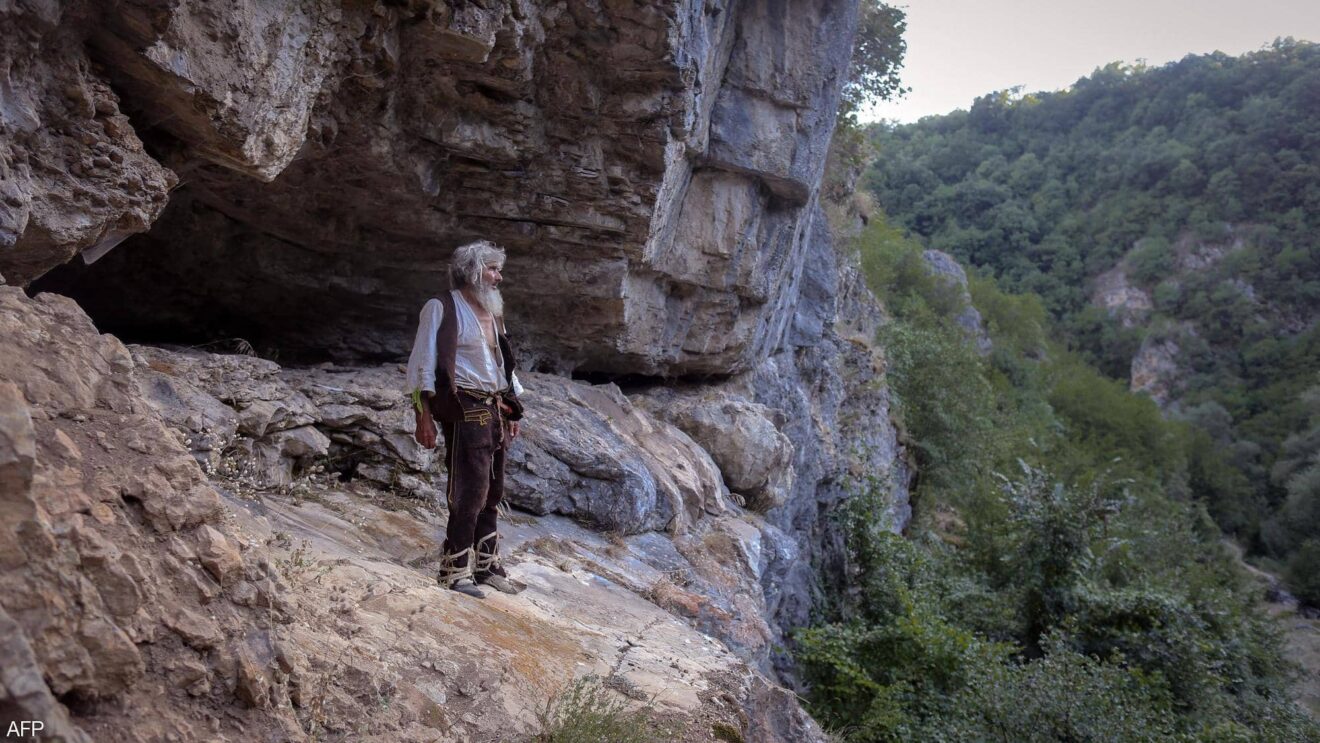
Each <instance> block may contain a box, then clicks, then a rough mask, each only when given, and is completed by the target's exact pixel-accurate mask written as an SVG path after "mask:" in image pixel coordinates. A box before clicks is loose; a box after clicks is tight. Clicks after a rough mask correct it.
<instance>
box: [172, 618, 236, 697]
mask: <svg viewBox="0 0 1320 743" xmlns="http://www.w3.org/2000/svg"><path fill="white" fill-rule="evenodd" d="M165 626H166V627H168V628H169V629H170V631H172V632H174V634H176V635H178V636H179V637H180V638H182V639H183V641H184V642H185V643H187V644H188V646H189V647H191V648H194V649H196V650H210V649H211V648H214V647H216V646H217V645H219V644H220V641H221V640H223V639H224V635H223V634H222V633H221V632H220V628H219V627H218V626H216V623H215V622H214V621H213V620H211V619H207V618H206V617H204V616H202V615H201V614H198V613H197V612H195V611H192V610H189V609H185V608H183V607H180V608H178V609H176V610H175V611H174V612H172V613H170V614H167V615H165ZM193 680H195V679H193ZM189 683H191V681H190V682H189Z"/></svg>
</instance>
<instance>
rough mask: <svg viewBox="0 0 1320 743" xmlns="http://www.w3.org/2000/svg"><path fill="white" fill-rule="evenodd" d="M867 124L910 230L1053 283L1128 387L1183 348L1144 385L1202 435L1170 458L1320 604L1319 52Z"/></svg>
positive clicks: (1077, 335)
mask: <svg viewBox="0 0 1320 743" xmlns="http://www.w3.org/2000/svg"><path fill="white" fill-rule="evenodd" d="M868 136H869V138H870V139H871V141H872V143H873V144H874V145H875V146H876V148H877V149H878V151H879V156H878V157H877V159H876V160H875V164H874V165H873V166H872V167H871V168H870V170H869V171H868V172H867V173H866V175H865V177H864V187H865V188H866V189H868V190H870V191H871V192H872V193H873V194H874V196H875V198H876V200H877V202H878V204H879V206H880V208H881V209H883V210H884V212H886V213H887V214H888V215H889V219H890V220H891V221H892V222H893V224H894V225H895V226H896V227H898V228H900V229H901V230H903V231H906V232H907V233H908V234H910V235H912V236H913V237H914V238H916V239H917V240H919V241H920V242H921V243H922V244H923V245H925V246H928V247H934V248H938V249H941V250H944V251H946V252H949V253H952V254H953V255H955V256H957V257H958V258H959V259H960V260H961V261H962V262H964V263H966V264H969V265H971V266H973V267H975V268H976V269H977V270H978V271H980V272H981V273H983V274H984V275H986V276H992V277H994V278H995V279H996V280H997V282H998V285H999V286H1002V287H1003V288H1004V289H1005V290H1007V291H1011V292H1015V293H1022V292H1033V293H1035V294H1037V295H1039V297H1040V298H1041V300H1042V302H1043V305H1044V308H1045V309H1046V311H1047V313H1048V316H1049V322H1050V323H1051V325H1052V327H1053V330H1054V332H1055V333H1057V334H1058V335H1059V336H1060V337H1061V338H1063V339H1064V341H1065V343H1066V346H1067V347H1068V348H1069V349H1071V350H1073V351H1075V352H1076V353H1077V354H1078V358H1079V362H1080V361H1085V362H1089V363H1090V364H1093V365H1094V366H1095V367H1096V368H1098V369H1100V370H1101V371H1102V372H1103V373H1104V374H1105V375H1106V376H1108V377H1110V378H1112V379H1115V380H1119V381H1120V382H1123V383H1126V382H1127V378H1128V376H1129V374H1130V373H1131V369H1132V363H1133V359H1134V357H1136V356H1138V354H1139V352H1140V351H1141V350H1142V349H1143V344H1144V348H1145V349H1146V350H1147V351H1150V350H1152V349H1153V350H1156V351H1158V350H1160V349H1163V350H1165V351H1167V353H1166V354H1165V355H1166V357H1167V358H1166V359H1165V361H1166V362H1167V363H1166V364H1165V366H1164V367H1163V368H1162V369H1161V368H1158V367H1148V366H1143V367H1142V370H1141V371H1142V381H1143V383H1144V382H1146V381H1148V379H1147V378H1149V377H1151V376H1152V375H1154V376H1156V377H1159V376H1160V375H1161V374H1162V375H1163V378H1162V379H1157V380H1156V381H1157V382H1158V383H1159V384H1161V385H1163V386H1165V387H1167V391H1168V399H1167V400H1166V401H1164V402H1166V405H1165V407H1166V413H1167V414H1168V415H1170V416H1171V417H1173V418H1180V419H1183V420H1187V421H1189V422H1191V423H1192V424H1194V426H1195V427H1194V429H1189V431H1188V433H1187V434H1186V437H1185V440H1184V441H1183V442H1182V443H1181V444H1179V446H1177V447H1175V449H1176V450H1177V453H1176V454H1172V453H1169V452H1172V451H1174V450H1173V449H1170V450H1167V451H1162V450H1160V449H1158V448H1155V449H1150V450H1148V453H1149V454H1152V455H1153V454H1154V453H1155V452H1161V453H1159V454H1158V457H1159V458H1158V459H1157V460H1156V461H1153V462H1151V464H1152V465H1153V466H1155V467H1157V468H1165V469H1167V470H1169V471H1176V470H1179V469H1181V470H1182V471H1184V472H1185V474H1186V477H1185V478H1184V480H1183V482H1185V485H1186V487H1185V489H1186V490H1187V491H1188V492H1187V493H1186V494H1185V495H1186V496H1187V497H1190V498H1192V499H1196V500H1198V501H1200V502H1202V503H1204V505H1205V506H1206V507H1207V509H1208V510H1209V512H1210V513H1211V514H1212V515H1213V517H1214V518H1215V520H1216V521H1217V522H1218V523H1219V524H1220V525H1221V526H1222V527H1223V528H1224V529H1226V530H1228V531H1229V532H1232V533H1235V534H1236V535H1238V536H1239V537H1240V538H1241V539H1243V540H1244V541H1245V542H1246V543H1247V544H1248V546H1249V547H1250V548H1251V550H1252V551H1253V552H1254V553H1255V554H1257V555H1262V556H1265V557H1266V558H1268V559H1273V560H1275V561H1277V566H1278V567H1279V568H1280V569H1282V570H1283V571H1284V572H1285V574H1286V576H1287V577H1288V580H1289V583H1290V585H1291V586H1292V588H1293V589H1294V590H1295V591H1296V592H1298V593H1299V594H1300V595H1301V596H1302V597H1303V598H1304V599H1306V600H1308V601H1310V602H1312V603H1313V604H1320V580H1317V579H1316V578H1315V576H1317V575H1320V327H1318V326H1317V323H1316V319H1317V317H1320V47H1318V46H1316V45H1313V44H1308V43H1303V42H1294V41H1291V40H1287V41H1279V42H1276V43H1275V44H1274V45H1273V46H1272V47H1271V48H1269V49H1267V50H1263V51H1260V52H1256V53H1253V54H1248V55H1245V56H1243V57H1229V56H1226V55H1223V54H1213V55H1206V56H1189V57H1187V58H1185V59H1183V60H1182V61H1180V62H1177V63H1173V64H1169V65H1166V66H1163V67H1159V68H1145V67H1140V66H1136V67H1134V66H1126V65H1120V64H1113V65H1109V66H1107V67H1105V68H1103V69H1100V70H1097V71H1096V72H1095V73H1094V74H1093V75H1091V76H1090V77H1088V78H1084V79H1082V80H1080V81H1078V82H1077V84H1076V85H1074V86H1073V88H1071V89H1070V90H1067V91H1063V92H1057V93H1043V94H1035V95H1019V94H1017V93H1016V92H1007V93H998V94H991V95H987V96H984V97H982V98H979V99H977V101H976V102H975V104H974V105H973V106H972V107H971V109H970V110H969V111H965V112H964V111H959V112H954V113H952V114H949V115H946V116H939V117H929V118H927V119H923V120H922V121H921V122H919V123H917V124H913V125H906V126H888V125H876V126H873V127H871V128H870V130H869V131H868ZM1115 275H1117V276H1118V278H1119V285H1120V286H1121V287H1124V291H1123V292H1120V293H1116V294H1114V296H1116V297H1118V300H1117V302H1116V304H1117V305H1118V306H1117V307H1116V308H1112V309H1106V308H1103V307H1100V306H1097V304H1100V303H1102V302H1103V301H1105V300H1102V299H1100V298H1098V296H1099V294H1100V293H1101V291H1102V289H1103V288H1104V287H1105V286H1113V285H1114V280H1115ZM1166 341H1167V342H1168V344H1167V345H1161V344H1163V343H1164V342H1166ZM1142 358H1143V359H1147V360H1148V359H1149V358H1151V356H1149V355H1143V357H1142ZM1152 368H1154V371H1151V369H1152ZM1075 402H1078V403H1079V404H1081V403H1084V404H1086V405H1091V406H1093V405H1095V404H1096V402H1095V401H1094V400H1078V401H1075ZM1048 403H1049V404H1051V405H1053V406H1055V408H1056V412H1065V408H1066V405H1067V404H1068V403H1067V402H1066V401H1062V400H1058V399H1055V398H1054V397H1051V398H1050V399H1049V400H1048ZM1060 405H1063V406H1064V407H1063V408H1060V407H1059V406H1060ZM1096 412H1097V414H1100V411H1098V410H1097V411H1096Z"/></svg>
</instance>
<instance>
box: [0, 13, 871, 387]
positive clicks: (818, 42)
mask: <svg viewBox="0 0 1320 743" xmlns="http://www.w3.org/2000/svg"><path fill="white" fill-rule="evenodd" d="M87 6H88V7H84V6H83V5H82V4H80V3H72V2H71V3H67V4H66V6H60V7H65V11H64V16H63V17H62V18H60V17H56V18H53V19H51V20H50V21H49V23H48V24H47V25H50V24H55V23H58V24H59V25H58V29H60V30H61V32H60V35H59V36H58V38H55V37H51V38H47V39H45V41H44V43H43V45H38V46H36V47H33V48H25V49H22V50H16V51H14V52H11V54H13V55H15V56H21V57H22V58H23V64H26V65H39V64H53V62H50V61H49V60H51V59H53V58H55V57H59V58H60V59H63V60H66V62H65V63H67V64H69V65H72V66H76V67H79V68H85V67H87V66H88V62H87V60H92V61H94V62H95V63H96V64H97V65H99V67H98V69H102V70H104V80H103V81H102V82H101V83H100V84H102V85H103V86H104V85H106V84H109V85H112V86H113V87H114V89H115V90H117V91H119V92H120V95H121V96H122V97H123V101H122V104H123V105H124V106H125V107H126V108H127V109H128V110H130V111H131V113H132V121H133V122H134V124H135V126H137V127H138V128H139V129H141V130H149V132H150V140H151V142H152V144H153V151H154V152H156V153H157V155H158V157H159V159H160V160H161V161H162V162H164V163H167V164H168V165H169V166H170V167H171V168H172V169H173V170H174V171H176V172H179V173H182V174H184V176H183V178H184V185H183V187H182V188H180V189H179V191H178V193H177V195H176V196H175V197H174V198H173V199H172V201H171V203H170V207H169V209H168V210H167V213H166V214H165V215H164V216H163V217H162V218H161V219H160V221H159V223H158V224H157V226H156V227H155V228H154V229H152V231H151V233H150V234H149V235H146V236H144V237H140V238H134V239H133V240H130V241H129V242H128V243H127V244H125V245H122V246H120V247H119V248H117V249H116V250H114V251H113V252H111V253H110V254H109V255H107V256H106V258H105V260H104V261H103V262H102V263H98V264H97V265H96V266H94V267H92V268H90V269H86V270H78V269H76V268H74V267H71V268H68V269H66V270H64V271H62V272H59V275H56V276H52V277H51V278H50V279H49V280H48V282H47V283H46V284H45V288H54V289H58V290H60V291H62V292H64V293H69V294H72V295H74V296H76V297H77V298H78V299H79V301H80V302H82V303H83V304H84V306H86V307H87V308H88V309H89V311H90V312H91V313H92V314H93V316H95V317H97V318H98V320H99V321H101V322H102V323H103V324H104V325H108V326H110V327H116V328H120V329H125V330H128V331H130V332H133V333H138V334H142V333H148V334H155V335H168V334H171V333H172V334H174V335H175V336H176V337H178V336H179V335H180V334H181V333H185V334H194V335H195V334H196V333H198V332H199V328H200V330H201V331H202V332H207V331H209V332H214V333H222V332H227V333H228V334H230V335H241V336H243V337H246V338H249V339H253V340H254V341H257V342H260V343H265V344H269V345H274V346H279V347H280V348H281V349H283V351H284V352H285V353H286V354H289V353H303V354H313V355H321V356H324V355H326V354H329V355H331V356H334V357H338V358H350V359H351V358H380V357H396V356H398V355H399V354H401V353H404V352H405V351H406V347H407V344H408V342H409V341H410V339H411V333H412V327H413V326H412V323H413V317H414V315H413V313H415V312H416V308H418V307H420V306H421V305H422V303H423V302H424V301H425V299H426V298H428V297H430V296H433V295H434V294H435V293H436V292H437V290H439V289H440V288H442V287H443V286H444V285H445V283H446V281H445V278H444V276H445V274H444V263H445V261H446V260H447V258H448V256H449V254H450V251H451V250H452V248H453V247H455V246H456V245H458V244H461V243H463V242H466V241H468V240H471V239H473V238H476V237H487V238H491V239H494V240H496V241H498V242H500V243H501V244H503V245H506V246H507V247H508V249H509V251H510V261H509V268H508V270H507V275H508V277H509V282H508V285H507V293H508V294H509V299H510V301H509V307H510V313H511V318H510V324H511V325H512V326H514V327H517V328H519V329H520V331H519V339H520V341H521V345H522V350H523V351H524V356H525V358H526V359H527V361H528V362H529V365H530V366H533V367H536V368H540V369H544V370H553V371H559V372H565V371H570V370H585V371H602V372H617V373H628V374H647V375H666V376H675V375H686V374H721V375H724V374H730V373H736V372H738V371H742V370H746V369H749V368H751V367H752V366H754V365H755V364H756V363H757V361H758V360H759V359H760V358H763V357H764V356H765V355H766V354H768V353H769V352H771V351H772V350H773V349H774V348H775V347H776V346H777V345H778V343H779V341H780V339H781V336H782V334H783V331H784V327H785V326H784V320H785V318H786V317H788V316H789V315H790V314H791V305H792V303H793V302H795V301H796V297H797V280H798V276H799V273H800V272H799V271H798V268H797V267H798V266H800V264H801V260H802V256H803V252H804V250H805V242H806V240H805V238H806V235H807V234H808V233H809V231H810V229H811V227H812V221H813V218H814V216H815V213H816V212H815V211H814V210H813V209H812V208H810V205H811V204H812V203H813V202H814V199H815V195H816V191H817V189H818V183H819V180H820V175H821V171H822V169H823V167H824V163H825V151H826V148H827V146H828V143H829V137H830V134H831V133H832V131H833V126H834V115H835V114H834V112H835V110H836V109H837V103H838V94H839V88H840V85H841V83H842V79H843V73H844V71H845V69H846V64H847V62H848V57H849V54H850V52H851V38H852V33H853V27H854V25H855V16H856V7H855V3H834V2H824V1H823V0H793V1H792V2H786V3H785V2H768V1H767V0H754V1H748V2H733V3H725V2H714V3H695V2H688V1H685V2H678V1H671V2H665V3H651V2H625V3H609V4H605V5H601V6H596V5H591V4H583V3H567V4H560V5H551V6H547V7H541V6H537V5H533V4H531V3H528V2H515V3H508V4H504V3H494V4H490V3H466V2H464V3H446V4H439V3H432V2H421V1H420V0H419V1H417V2H409V3H384V2H378V3H375V4H374V5H373V4H372V3H343V4H340V3H335V2H331V1H330V0H281V1H279V2H264V1H263V2H257V1H256V0H226V2H223V3H221V4H218V5H217V4H215V3H211V2H202V0H185V1H184V2H180V3H169V4H161V3H155V2H149V1H148V0H132V1H131V2H124V3H118V4H113V5H106V4H103V3H88V4H87ZM25 7H26V6H25V5H23V4H20V5H19V6H18V8H19V10H16V11H11V14H12V13H17V14H18V16H17V17H18V21H19V22H20V23H22V24H23V25H25V26H34V27H35V26H39V25H40V24H39V20H40V19H38V18H37V16H35V15H34V14H33V13H31V12H24V11H23V10H22V8H25ZM43 38H45V37H43ZM42 80H44V78H42V79H41V80H38V82H37V83H24V84H23V85H22V86H21V87H22V90H23V94H24V95H26V96H31V97H34V98H36V97H41V96H46V97H49V96H50V95H51V91H50V90H49V88H51V87H52V85H55V83H49V84H46V83H44V82H42ZM38 83H41V84H38ZM107 90H108V88H107ZM107 110H109V107H107ZM25 121H26V119H25ZM131 133H132V131H131V130H129V131H128V134H130V135H131ZM134 141H136V140H134ZM70 157H71V155H70V156H65V157H63V158H56V159H54V160H53V162H54V163H55V164H56V166H57V167H58V166H60V165H66V164H67V163H68V162H69V159H70ZM130 160H131V158H130V159H129V160H125V162H129V161H130ZM150 164H151V165H154V163H150ZM155 167H156V168H157V169H158V170H159V171H160V172H161V173H165V172H166V171H165V170H164V168H161V167H160V166H155ZM114 170H116V171H118V170H121V168H120V167H119V166H118V165H116V166H115V168H114ZM162 177H164V176H162ZM130 180H131V179H130ZM158 180H159V179H158ZM153 182H154V181H153ZM168 185H172V183H170V184H168ZM132 190H133V189H129V190H127V191H124V193H128V192H131V191H132ZM156 190H157V191H161V190H163V187H161V188H156ZM161 195H162V196H163V194H161ZM152 203H155V202H152ZM134 214H137V215H138V216H139V217H140V218H138V221H137V222H133V223H132V224H129V223H128V222H127V221H124V220H121V222H123V224H121V225H119V226H118V227H116V228H115V229H116V230H118V232H116V234H119V233H121V232H122V233H123V234H127V233H128V232H132V231H140V230H142V229H144V228H145V227H146V225H147V224H148V223H150V222H151V219H153V218H154V217H155V216H156V212H152V213H150V214H146V213H141V214H139V213H138V212H134ZM97 219H98V220H99V221H100V223H101V224H105V223H106V221H107V219H108V218H100V217H98V218H97ZM117 224H118V223H117ZM89 229H90V228H89ZM97 229H103V227H101V226H98V227H97ZM104 229H108V228H104ZM10 232H12V233H15V234H18V235H19V236H20V237H19V238H18V239H19V240H20V242H21V245H23V246H31V247H30V248H28V249H27V251H26V252H28V253H31V254H32V256H33V258H32V260H31V261H25V262H23V263H22V264H21V265H20V264H16V263H14V262H13V261H12V260H11V259H9V258H7V257H0V273H4V274H6V275H10V274H11V273H12V274H13V275H12V276H10V280H11V282H12V281H15V279H16V278H17V280H18V282H20V283H25V282H26V281H28V280H30V279H31V278H33V277H34V276H36V275H39V274H40V273H42V272H44V271H45V270H46V269H48V268H50V267H53V266H55V265H58V264H59V263H60V262H62V261H63V260H65V259H67V258H68V256H69V255H71V254H73V253H75V252H77V251H79V250H82V249H84V248H86V247H87V246H89V245H91V244H93V243H94V242H95V241H94V240H93V239H92V238H91V237H87V236H83V235H82V234H81V233H80V234H79V235H78V236H71V237H69V238H67V239H61V240H59V241H57V242H58V245H57V246H56V245H54V244H52V246H51V247H50V250H49V251H48V253H47V254H46V256H45V260H44V261H43V260H40V257H41V253H42V251H43V250H45V249H44V248H42V247H41V246H43V245H47V243H50V240H47V241H46V242H39V241H37V234H36V233H35V232H32V233H31V234H29V232H31V231H30V230H24V229H20V228H18V227H17V226H16V227H13V228H10ZM11 242H12V240H11ZM56 247H58V250H56ZM147 287H150V291H149V292H147V291H143V290H144V289H146V288H147ZM125 293H132V294H134V295H135V296H136V297H137V301H135V302H132V303H125V302H122V301H120V299H119V298H120V297H122V296H123V295H124V294H125ZM184 329H186V330H184Z"/></svg>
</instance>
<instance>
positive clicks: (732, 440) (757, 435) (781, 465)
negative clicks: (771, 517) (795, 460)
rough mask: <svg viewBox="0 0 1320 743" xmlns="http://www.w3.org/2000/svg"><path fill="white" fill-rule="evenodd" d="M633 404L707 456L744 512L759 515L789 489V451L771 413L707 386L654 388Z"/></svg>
mask: <svg viewBox="0 0 1320 743" xmlns="http://www.w3.org/2000/svg"><path fill="white" fill-rule="evenodd" d="M633 399H634V400H635V401H636V402H637V403H638V404H639V405H641V406H642V407H644V408H645V409H646V410H648V411H649V412H650V413H651V414H652V415H655V416H656V417H658V418H660V419H662V420H666V421H668V422H670V423H672V424H674V425H675V426H678V428H679V429H681V430H682V431H683V432H684V433H686V434H688V435H689V436H691V437H692V439H693V440H694V441H696V442H697V443H698V444H699V445H701V447H702V448H703V449H705V450H706V451H707V452H709V453H710V456H711V458H712V459H714V460H715V464H716V465H718V466H719V468H720V473H721V475H723V477H724V483H725V484H726V485H727V486H728V488H729V490H731V491H733V492H735V493H737V494H739V495H741V496H742V497H743V499H744V501H745V503H746V504H747V507H749V508H751V509H752V510H754V511H758V512H762V513H763V512H765V511H767V510H769V509H770V508H773V507H775V506H778V505H782V504H783V502H784V499H785V498H786V497H787V496H788V492H789V490H790V489H791V488H792V484H793V468H792V465H791V464H790V460H791V459H792V455H793V445H792V443H791V442H790V441H789V440H788V437H786V436H784V434H782V433H780V432H779V430H778V428H777V427H776V425H775V422H774V418H775V417H776V416H775V411H773V410H771V409H770V408H767V407H766V406H764V405H759V404H757V403H754V402H749V401H748V400H746V399H743V398H741V397H737V396H734V395H731V394H729V393H728V392H727V391H725V390H722V389H720V388H718V387H709V386H700V387H692V388H685V389H681V390H680V389H675V388H657V389H655V390H652V391H649V392H647V393H646V394H644V395H638V396H636V397H634V398H633Z"/></svg>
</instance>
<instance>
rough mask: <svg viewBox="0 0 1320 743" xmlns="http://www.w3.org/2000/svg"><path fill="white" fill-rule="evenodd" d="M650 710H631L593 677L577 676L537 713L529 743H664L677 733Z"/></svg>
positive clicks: (642, 708) (644, 707)
mask: <svg viewBox="0 0 1320 743" xmlns="http://www.w3.org/2000/svg"><path fill="white" fill-rule="evenodd" d="M651 711H652V709H651V707H650V706H649V705H648V706H642V707H630V706H629V705H628V704H627V703H626V702H624V701H623V700H622V699H620V698H619V696H618V695H617V694H615V693H614V692H612V691H610V690H609V689H608V688H607V687H606V684H605V682H604V681H603V680H602V679H601V678H600V677H599V676H594V675H587V676H580V677H578V678H577V679H574V680H573V682H572V683H570V684H568V685H567V686H565V687H564V688H563V689H561V690H560V691H559V692H558V693H556V694H554V695H553V696H551V697H549V698H548V699H546V701H545V703H544V704H543V705H542V706H541V708H540V709H538V710H537V711H536V719H537V722H538V723H539V724H540V727H541V732H540V733H538V734H537V735H536V736H535V737H533V738H532V743H664V741H668V740H672V739H673V736H674V735H675V734H676V731H675V730H673V729H670V727H668V726H665V725H660V724H657V723H656V722H655V721H654V719H653V718H652V715H651V714H650V712H651Z"/></svg>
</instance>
